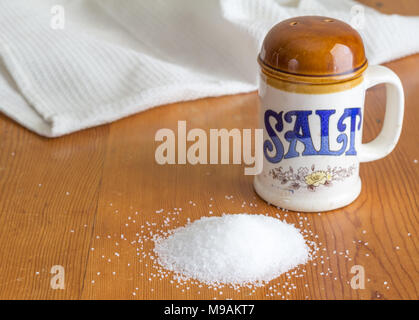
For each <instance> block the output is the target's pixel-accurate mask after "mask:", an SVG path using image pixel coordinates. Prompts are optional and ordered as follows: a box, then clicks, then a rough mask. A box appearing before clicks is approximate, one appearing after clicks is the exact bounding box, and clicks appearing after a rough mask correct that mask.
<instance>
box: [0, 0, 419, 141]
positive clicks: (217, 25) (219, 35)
mask: <svg viewBox="0 0 419 320" xmlns="http://www.w3.org/2000/svg"><path fill="white" fill-rule="evenodd" d="M299 15H325V16H329V17H333V18H338V19H341V20H343V21H346V22H348V23H351V24H352V25H353V26H354V27H356V28H358V30H359V32H360V33H361V35H362V37H363V39H364V42H365V45H366V50H367V57H368V59H369V61H370V64H378V63H382V62H385V61H389V60H392V59H395V58H399V57H402V56H405V55H408V54H412V53H415V52H419V37H418V34H417V33H418V32H419V18H418V17H402V16H398V15H384V14H380V13H378V12H376V11H374V10H373V9H370V8H366V7H362V6H360V5H359V4H357V3H356V2H353V1H349V0H342V1H337V0H311V1H309V0H301V1H295V0H294V1H280V0H264V1H260V0H176V1H167V0H126V1H120V0H30V1H29V0H0V111H1V112H3V113H4V114H6V115H7V116H9V117H11V118H13V119H14V120H15V121H17V122H19V123H20V124H22V125H23V126H25V127H26V128H28V129H29V130H32V131H34V132H36V133H38V134H40V135H43V136H47V137H57V136H61V135H64V134H68V133H71V132H74V131H77V130H81V129H84V128H88V127H92V126H97V125H100V124H103V123H108V122H111V121H115V120H117V119H120V118H122V117H126V116H129V115H131V114H134V113H137V112H140V111H144V110H146V109H149V108H151V107H153V106H158V105H163V104H168V103H173V102H177V101H185V100H192V99H198V98H203V97H208V96H220V95H227V94H236V93H242V92H249V91H253V90H255V89H256V74H257V64H256V57H257V54H258V49H259V47H260V44H261V41H262V40H263V37H264V35H265V34H266V32H267V31H268V30H269V29H270V28H271V27H272V26H273V25H274V24H276V23H278V22H279V21H281V20H283V19H286V18H290V17H293V16H299Z"/></svg>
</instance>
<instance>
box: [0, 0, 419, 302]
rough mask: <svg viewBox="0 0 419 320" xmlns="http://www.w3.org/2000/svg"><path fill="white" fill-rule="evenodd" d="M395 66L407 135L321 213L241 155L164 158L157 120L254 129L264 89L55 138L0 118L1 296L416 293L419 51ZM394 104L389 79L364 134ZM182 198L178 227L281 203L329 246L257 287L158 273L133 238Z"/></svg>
mask: <svg viewBox="0 0 419 320" xmlns="http://www.w3.org/2000/svg"><path fill="white" fill-rule="evenodd" d="M364 2H365V3H367V4H369V5H371V6H374V7H376V8H377V9H379V10H381V11H383V12H386V13H391V12H397V13H401V14H412V15H419V3H418V2H417V1H408V0H406V1H384V0H381V1H364ZM386 65H387V66H388V67H390V68H391V69H392V70H394V71H395V72H396V73H397V74H398V75H399V77H400V78H401V80H402V82H403V86H404V89H405V95H406V111H405V122H404V127H403V132H402V136H401V139H400V142H399V144H398V145H397V147H396V149H395V151H394V152H393V153H391V154H390V155H389V156H388V157H386V158H384V159H382V160H379V161H375V162H372V163H365V164H362V165H361V172H360V174H361V178H362V181H363V190H362V193H361V195H360V197H359V198H358V199H357V200H356V201H355V202H354V203H353V204H351V205H349V206H347V207H345V208H343V209H340V210H335V211H332V212H329V213H322V214H320V215H318V214H304V215H298V214H297V213H294V212H288V213H284V212H282V211H280V210H278V209H277V208H275V207H272V206H269V205H267V204H266V203H265V202H264V201H262V200H261V199H260V198H258V197H257V196H256V195H255V192H254V191H253V187H252V177H250V176H245V175H244V174H243V166H242V165H217V166H214V165H197V166H192V165H174V166H160V165H158V164H157V163H156V162H155V160H154V152H155V148H156V147H157V145H158V143H157V142H155V141H154V135H155V133H156V131H157V130H158V129H160V128H171V129H173V130H175V129H176V128H177V121H178V120H186V121H187V126H188V128H189V129H190V128H203V129H206V130H209V128H227V129H231V128H254V127H255V126H256V124H257V115H258V101H257V95H256V94H255V93H250V94H243V95H237V96H228V97H221V98H209V99H202V100H199V101H192V102H185V103H177V104H173V105H170V106H162V107H158V108H155V109H153V110H150V111H147V112H143V113H141V114H138V115H135V116H132V117H129V118H127V119H123V120H121V121H117V122H115V123H112V124H109V125H105V126H101V127H97V128H93V129H89V130H85V131H82V132H78V133H75V134H72V135H69V136H65V137H62V138H58V139H45V138H41V137H39V136H37V135H35V134H33V133H31V132H29V131H27V130H26V129H24V128H22V127H21V126H19V125H17V124H16V123H14V122H13V121H11V120H10V119H8V118H6V117H4V116H0V298H1V299H214V298H217V299H226V298H230V299H418V298H419V295H418V284H419V274H418V264H419V252H418V246H419V241H418V238H417V231H418V227H419V222H418V218H419V216H418V212H419V197H418V194H419V183H418V181H419V164H418V161H417V160H419V134H418V129H419V127H418V123H419V55H414V56H410V57H406V58H404V59H401V60H398V61H394V62H391V63H388V64H386ZM384 105H385V92H384V88H383V86H378V87H374V88H372V89H370V90H369V91H368V93H367V101H366V111H365V113H366V114H365V124H364V141H369V140H371V139H372V138H374V137H375V136H376V135H377V134H378V132H379V130H380V128H381V126H382V120H383V115H384ZM226 196H227V197H226ZM230 196H233V197H230ZM211 199H212V200H211ZM191 202H192V203H191ZM244 202H245V204H244ZM210 205H211V206H210ZM174 208H178V209H177V210H178V211H179V208H182V212H181V214H179V215H176V216H170V217H174V219H175V220H173V225H183V224H184V223H186V221H187V219H188V218H190V219H191V220H192V221H193V220H196V219H198V218H200V217H201V216H208V215H209V211H213V214H214V215H221V214H222V213H239V212H248V213H268V214H270V215H272V216H275V214H277V213H280V216H281V218H283V219H286V220H287V221H289V222H293V223H297V222H299V221H303V224H304V228H307V229H310V230H311V231H312V232H313V236H312V237H313V239H314V240H315V241H316V242H317V243H318V244H319V247H320V248H321V250H320V252H319V257H318V258H317V260H315V261H312V262H309V263H308V264H307V265H306V266H305V267H303V270H304V271H305V272H304V271H300V272H303V273H304V276H303V277H291V278H292V279H291V280H290V278H288V277H287V275H283V276H281V277H280V278H278V279H275V280H273V281H272V283H270V284H269V285H267V286H265V287H262V288H258V289H255V290H254V291H253V290H250V289H243V290H241V291H240V292H238V291H237V290H233V289H230V288H225V289H223V290H218V291H216V290H213V289H209V288H207V287H206V286H202V287H200V286H199V284H195V283H193V284H190V285H188V286H179V285H177V284H176V283H171V282H170V277H169V278H167V279H164V280H159V279H158V277H153V274H155V269H153V268H152V266H151V264H150V263H147V261H148V260H147V259H141V252H140V251H141V250H137V248H139V245H138V243H137V244H135V243H132V241H133V240H135V239H137V238H138V237H137V236H136V234H137V233H139V231H140V230H141V225H143V224H146V223H147V222H149V223H151V224H152V223H156V224H157V225H159V224H161V223H162V219H163V216H165V214H166V213H167V212H173V211H174ZM160 209H164V212H163V213H156V211H158V212H159V210H160ZM305 218H307V219H305ZM146 227H147V224H146ZM121 234H122V235H123V236H122V237H121ZM316 235H317V238H316ZM125 239H126V240H125ZM146 249H150V244H148V245H147V246H146V248H144V250H146ZM346 250H348V251H346ZM140 260H141V261H140ZM322 262H323V263H322ZM54 265H62V266H63V267H64V269H65V289H63V290H60V289H58V290H57V289H52V288H51V285H50V281H51V278H52V276H53V275H52V274H51V273H50V270H51V267H52V266H54ZM354 265H361V266H363V267H364V268H365V276H366V279H367V280H366V285H365V289H358V290H354V289H352V288H351V286H350V281H351V278H352V277H353V274H351V272H350V271H351V268H352V266H354ZM291 283H292V284H294V285H295V288H291V289H290V288H288V286H289V285H290V284H291ZM272 286H273V288H274V289H275V290H273V289H269V288H270V287H272ZM282 286H285V288H283V287H282ZM220 291H223V292H222V293H220Z"/></svg>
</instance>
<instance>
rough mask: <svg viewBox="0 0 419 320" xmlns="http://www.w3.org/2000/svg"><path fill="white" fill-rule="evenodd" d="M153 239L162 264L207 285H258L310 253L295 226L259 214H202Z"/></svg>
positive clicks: (299, 262) (292, 266) (294, 264)
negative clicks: (193, 220) (190, 221)
mask: <svg viewBox="0 0 419 320" xmlns="http://www.w3.org/2000/svg"><path fill="white" fill-rule="evenodd" d="M154 241H155V248H154V252H155V253H156V254H157V256H158V262H159V263H160V264H161V265H162V266H163V267H164V268H165V269H168V270H170V271H173V272H175V273H176V274H178V275H181V276H183V277H187V278H194V279H197V280H199V281H201V282H204V283H206V284H211V285H214V284H218V283H220V284H234V285H246V284H253V285H262V284H264V283H266V282H268V281H270V280H272V279H274V278H276V277H278V276H279V275H281V274H282V273H284V272H287V271H289V270H291V269H293V268H295V267H297V266H298V265H300V264H304V263H306V262H307V261H308V260H309V256H310V249H309V247H308V246H307V244H306V241H305V239H304V237H303V236H302V235H301V233H300V232H299V230H298V229H296V228H295V227H294V226H293V225H291V224H287V223H286V222H282V221H280V220H278V219H275V218H272V217H268V216H264V215H249V214H234V215H223V216H221V217H203V218H201V219H200V220H197V221H195V222H193V223H190V224H188V225H186V226H185V227H180V228H178V229H175V230H174V231H172V233H171V235H170V236H169V237H167V238H163V237H156V238H155V239H154Z"/></svg>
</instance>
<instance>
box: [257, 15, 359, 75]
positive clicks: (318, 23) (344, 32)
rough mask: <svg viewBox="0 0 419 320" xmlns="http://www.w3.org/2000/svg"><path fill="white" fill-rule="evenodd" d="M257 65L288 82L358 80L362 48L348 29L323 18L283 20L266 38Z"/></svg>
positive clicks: (356, 34) (355, 33)
mask: <svg viewBox="0 0 419 320" xmlns="http://www.w3.org/2000/svg"><path fill="white" fill-rule="evenodd" d="M258 60H259V63H260V65H261V67H262V69H263V70H264V71H265V72H267V73H268V74H270V75H272V76H274V77H278V78H282V79H285V80H289V81H297V82H310V83H311V82H315V83H318V82H321V83H333V82H340V81H346V80H349V79H353V78H356V77H357V76H359V75H360V74H361V73H362V72H363V71H364V70H365V68H366V67H367V59H366V57H365V51H364V44H363V42H362V39H361V36H360V35H359V33H358V32H357V31H356V30H355V29H353V28H352V27H351V26H350V25H348V24H346V23H344V22H342V21H339V20H336V19H332V18H327V17H320V16H304V17H296V18H292V19H288V20H284V21H282V22H280V23H278V24H277V25H275V26H274V27H273V28H272V29H271V30H270V31H269V32H268V34H267V35H266V37H265V40H264V42H263V45H262V49H261V52H260V54H259V59H258Z"/></svg>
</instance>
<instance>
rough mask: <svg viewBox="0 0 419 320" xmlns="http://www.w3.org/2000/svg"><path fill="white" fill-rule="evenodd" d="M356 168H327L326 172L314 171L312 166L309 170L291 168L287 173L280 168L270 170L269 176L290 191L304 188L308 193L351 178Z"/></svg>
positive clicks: (306, 168) (353, 166) (305, 168)
mask: <svg viewBox="0 0 419 320" xmlns="http://www.w3.org/2000/svg"><path fill="white" fill-rule="evenodd" d="M356 168H357V167H356V166H355V165H352V166H350V167H348V168H342V167H334V168H331V167H330V166H328V167H327V169H326V170H315V165H314V164H313V165H312V166H311V168H308V167H300V168H298V169H297V170H294V169H293V168H292V167H289V170H287V171H284V169H283V168H282V167H278V168H274V169H271V170H270V171H269V175H270V176H272V178H273V179H275V180H279V181H280V182H281V184H283V185H287V186H288V187H290V188H291V189H294V190H298V189H300V188H301V187H306V188H307V189H308V190H309V191H316V188H318V187H320V186H326V187H329V186H331V185H332V182H333V181H342V180H345V179H346V178H348V177H350V176H352V175H353V174H354V173H355V169H356ZM310 169H311V170H310Z"/></svg>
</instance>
